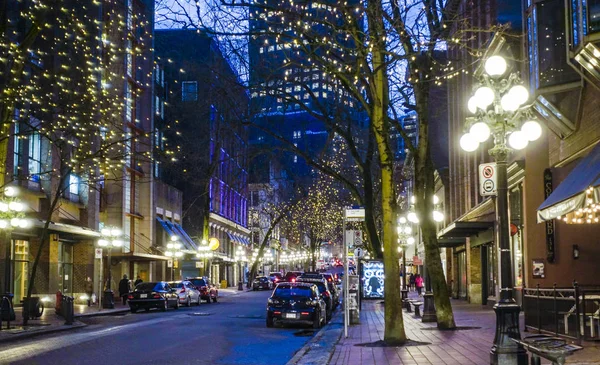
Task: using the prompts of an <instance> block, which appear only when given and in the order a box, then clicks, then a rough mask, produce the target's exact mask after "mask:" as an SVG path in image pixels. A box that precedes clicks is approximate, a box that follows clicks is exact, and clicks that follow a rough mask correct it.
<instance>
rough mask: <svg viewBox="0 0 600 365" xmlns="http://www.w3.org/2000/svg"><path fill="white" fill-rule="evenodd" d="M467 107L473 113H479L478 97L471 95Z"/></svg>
mask: <svg viewBox="0 0 600 365" xmlns="http://www.w3.org/2000/svg"><path fill="white" fill-rule="evenodd" d="M467 108H468V109H469V111H470V112H471V113H473V114H475V113H477V98H476V97H475V96H471V98H470V99H469V101H468V103H467Z"/></svg>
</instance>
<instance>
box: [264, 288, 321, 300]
mask: <svg viewBox="0 0 600 365" xmlns="http://www.w3.org/2000/svg"><path fill="white" fill-rule="evenodd" d="M273 295H274V296H276V297H283V298H288V297H311V296H312V290H310V288H308V287H301V288H298V287H289V286H287V287H286V286H284V287H278V288H277V289H275V293H274V294H273Z"/></svg>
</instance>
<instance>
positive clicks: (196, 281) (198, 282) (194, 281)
mask: <svg viewBox="0 0 600 365" xmlns="http://www.w3.org/2000/svg"><path fill="white" fill-rule="evenodd" d="M190 281H191V282H192V284H194V286H197V287H201V286H206V281H204V279H192V280H190Z"/></svg>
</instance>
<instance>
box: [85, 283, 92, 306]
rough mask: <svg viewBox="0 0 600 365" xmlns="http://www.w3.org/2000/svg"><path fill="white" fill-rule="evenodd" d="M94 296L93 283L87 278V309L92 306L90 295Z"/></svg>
mask: <svg viewBox="0 0 600 365" xmlns="http://www.w3.org/2000/svg"><path fill="white" fill-rule="evenodd" d="M93 294H94V283H93V282H92V278H90V277H89V276H88V277H87V278H86V279H85V295H87V302H88V307H89V306H91V305H92V295H93Z"/></svg>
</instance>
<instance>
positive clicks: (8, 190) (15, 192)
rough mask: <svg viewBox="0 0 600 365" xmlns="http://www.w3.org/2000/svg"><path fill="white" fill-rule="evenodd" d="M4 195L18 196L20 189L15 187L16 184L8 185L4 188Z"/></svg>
mask: <svg viewBox="0 0 600 365" xmlns="http://www.w3.org/2000/svg"><path fill="white" fill-rule="evenodd" d="M4 195H6V196H10V197H13V196H17V195H19V190H18V189H17V188H15V187H14V186H8V187H6V188H4Z"/></svg>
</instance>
